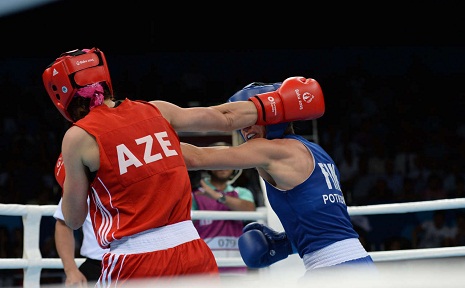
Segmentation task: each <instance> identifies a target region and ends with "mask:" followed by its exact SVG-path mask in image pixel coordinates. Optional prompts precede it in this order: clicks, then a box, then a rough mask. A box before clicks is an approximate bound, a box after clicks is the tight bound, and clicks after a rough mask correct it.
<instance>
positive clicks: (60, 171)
mask: <svg viewBox="0 0 465 288" xmlns="http://www.w3.org/2000/svg"><path fill="white" fill-rule="evenodd" d="M55 179H56V180H57V182H58V184H59V185H60V187H61V188H63V184H64V183H65V165H63V156H62V155H61V153H60V156H59V157H58V159H57V163H56V164H55Z"/></svg>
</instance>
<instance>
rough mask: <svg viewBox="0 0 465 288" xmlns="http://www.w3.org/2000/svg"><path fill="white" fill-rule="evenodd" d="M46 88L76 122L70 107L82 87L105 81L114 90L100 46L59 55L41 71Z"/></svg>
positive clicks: (67, 118)
mask: <svg viewBox="0 0 465 288" xmlns="http://www.w3.org/2000/svg"><path fill="white" fill-rule="evenodd" d="M42 80H43V82H44V86H45V90H47V93H48V95H49V96H50V99H52V102H53V104H55V107H57V109H58V111H60V113H61V114H62V115H63V116H64V117H65V118H66V120H68V121H70V122H74V121H73V119H72V118H71V115H70V114H69V113H68V111H67V109H68V106H69V104H70V103H71V100H72V99H73V97H74V96H75V93H76V91H77V90H78V89H79V88H82V87H85V86H87V85H90V84H94V83H99V82H105V83H106V84H107V86H108V89H110V93H111V94H113V87H112V85H111V78H110V72H109V71H108V66H107V61H106V59H105V55H104V54H103V52H102V51H100V50H99V49H98V48H92V49H82V50H80V49H76V50H72V51H69V52H65V53H63V54H61V55H60V57H59V58H57V59H56V60H55V61H54V62H53V63H52V64H50V65H49V66H48V67H47V68H46V69H45V71H44V73H43V74H42Z"/></svg>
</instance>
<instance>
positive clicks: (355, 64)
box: [0, 0, 465, 258]
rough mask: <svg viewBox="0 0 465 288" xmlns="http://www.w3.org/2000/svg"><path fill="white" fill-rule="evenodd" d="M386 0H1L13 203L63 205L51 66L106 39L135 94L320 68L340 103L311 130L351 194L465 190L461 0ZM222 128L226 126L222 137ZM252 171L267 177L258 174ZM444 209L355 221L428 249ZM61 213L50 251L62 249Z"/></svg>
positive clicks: (414, 195) (386, 245)
mask: <svg viewBox="0 0 465 288" xmlns="http://www.w3.org/2000/svg"><path fill="white" fill-rule="evenodd" d="M147 2H148V3H147ZM345 5H348V4H345ZM371 5H372V6H364V7H363V6H360V7H359V6H357V4H356V3H351V5H350V6H347V7H345V6H337V7H335V6H334V7H323V6H322V5H321V3H311V2H309V3H306V4H304V5H303V6H300V7H299V6H297V5H295V4H293V6H289V4H288V3H281V4H279V5H277V6H271V5H269V4H268V5H265V4H263V5H258V4H248V5H247V6H244V4H240V3H235V2H222V3H211V4H209V5H208V6H207V5H206V4H199V3H185V4H182V5H181V4H180V3H177V2H176V3H165V4H164V5H161V4H157V3H155V2H153V3H152V2H150V1H131V2H130V3H120V4H115V3H107V2H106V1H82V0H81V1H75V0H61V1H60V0H49V1H46V0H43V1H32V0H31V1H18V0H17V1H14V0H13V1H2V2H1V3H0V27H1V36H0V37H1V38H0V39H1V42H2V46H1V48H0V51H1V53H0V95H1V98H0V99H3V101H4V104H3V105H1V107H0V115H1V119H0V121H1V122H0V203H18V204H57V203H58V200H59V198H60V193H61V191H60V189H59V187H58V185H57V184H56V182H55V179H54V176H53V167H54V164H55V161H56V159H57V157H58V155H59V153H60V145H61V139H62V137H63V134H64V132H65V131H66V129H67V128H68V126H69V124H68V123H67V122H66V120H65V119H63V117H62V116H61V114H59V112H58V111H57V110H56V109H55V107H54V106H53V104H52V102H51V101H50V99H49V97H48V95H47V93H46V91H45V89H44V87H43V84H42V78H41V75H42V72H43V71H44V69H45V67H46V66H47V65H48V64H50V63H51V62H53V61H54V59H55V58H57V57H58V56H59V55H60V54H61V53H62V52H65V51H69V50H73V49H77V48H80V49H82V48H92V47H98V48H100V49H101V50H102V51H104V53H105V55H106V57H107V61H108V64H109V68H110V73H111V76H112V81H113V87H114V90H115V93H116V97H117V98H120V99H123V98H125V97H127V98H131V99H143V100H152V99H161V100H167V101H170V102H173V103H175V104H178V105H180V106H184V107H187V106H199V105H202V106H204V105H213V104H219V103H223V102H225V101H227V99H228V98H229V97H230V96H231V95H233V94H234V93H235V92H236V91H237V90H239V89H241V88H242V87H244V86H245V85H247V84H249V83H251V82H255V81H259V82H270V83H272V82H280V81H283V80H284V79H285V78H287V77H290V76H305V77H309V78H315V79H316V80H318V81H319V83H320V84H321V86H322V89H323V91H324V94H325V101H326V113H325V115H324V116H323V117H322V118H320V119H318V120H317V127H318V129H317V131H314V129H312V125H311V124H310V123H308V122H305V121H304V122H303V123H297V124H298V125H297V127H298V130H297V133H299V134H304V135H311V134H312V133H317V134H318V142H319V144H320V145H322V146H323V148H325V149H326V150H327V151H328V152H329V153H330V154H331V155H332V156H333V158H334V160H335V161H336V163H337V164H338V166H339V169H340V172H341V175H342V179H341V180H342V188H343V192H344V194H345V197H346V201H347V204H348V205H369V204H379V203H398V202H410V201H422V200H433V199H445V198H457V197H465V118H464V117H463V115H464V113H463V112H464V104H465V85H464V82H465V70H464V67H465V53H464V52H465V47H464V46H463V44H464V43H463V42H464V41H463V31H462V30H463V28H462V27H465V26H464V25H463V23H462V22H463V17H462V16H461V15H455V14H457V13H458V11H459V9H458V7H455V6H454V3H452V2H451V3H449V2H447V1H446V2H442V4H441V5H434V6H427V5H426V4H421V5H420V4H415V3H407V4H405V3H403V5H402V6H401V5H398V4H395V3H392V2H390V3H389V5H388V4H387V3H382V2H376V3H373V4H371ZM158 6H160V7H158ZM162 6H163V7H162ZM381 15H382V16H381ZM438 19H441V20H440V21H439V20H438ZM213 138H214V137H213ZM189 139H190V140H192V141H193V142H196V143H194V144H199V142H197V141H200V142H202V140H201V139H197V138H189ZM216 140H220V141H224V138H221V139H211V138H209V139H208V142H209V143H211V142H215V141H216ZM209 143H200V144H205V145H208V144H209ZM244 175H247V173H244ZM242 181H243V182H242V184H243V185H244V186H250V188H251V189H253V190H254V189H255V191H256V190H257V186H256V183H255V184H254V182H253V179H245V180H244V179H243V180H242ZM256 193H257V194H258V193H260V191H256ZM257 199H259V198H257ZM257 204H258V205H259V206H260V205H262V203H260V202H258V203H257ZM461 213H463V211H462V210H451V211H446V215H445V221H444V223H445V225H447V226H448V227H450V228H451V229H458V226H459V225H458V223H457V222H459V221H457V219H458V218H460V217H462V214H461ZM6 218H8V219H6ZM11 218H13V217H2V216H0V226H2V231H4V232H5V235H7V237H4V239H8V241H6V242H8V243H9V244H8V243H7V244H8V245H11V246H18V247H17V248H15V249H7V251H4V250H5V249H3V250H1V251H4V252H3V254H2V255H0V256H1V257H2V258H3V257H5V258H6V257H21V249H22V244H14V245H13V244H12V243H20V242H18V241H21V239H18V238H20V237H21V235H22V234H21V233H20V232H19V233H18V229H21V225H22V224H21V220H20V218H19V217H18V219H17V220H18V221H11ZM393 218H395V219H394V220H393ZM2 219H3V220H2ZM432 219H433V213H429V212H422V213H407V214H406V215H394V216H393V215H388V216H382V215H381V216H378V215H372V216H368V217H362V218H360V217H357V218H356V217H354V219H353V220H354V225H356V227H357V228H358V229H359V231H360V235H361V237H364V239H365V241H366V242H365V244H366V247H367V249H368V250H369V251H370V250H371V251H376V250H390V249H408V248H416V247H419V245H420V244H419V241H418V239H417V238H416V236H413V234H414V230H415V228H416V227H417V226H418V225H420V224H421V223H422V222H424V221H429V220H432ZM49 220H50V221H49V222H50V223H48V224H47V223H44V225H42V226H43V229H44V232H43V235H42V236H41V249H42V252H43V257H57V254H56V251H55V250H54V247H53V245H54V243H53V234H50V231H53V229H54V228H53V227H54V219H53V218H52V217H50V219H49ZM44 222H47V219H44ZM41 228H42V227H41ZM462 240H463V239H462ZM8 245H7V246H4V247H10V246H8ZM435 245H441V246H450V245H459V243H458V242H447V243H445V242H444V243H441V244H435ZM461 245H465V244H461ZM17 255H19V256H17Z"/></svg>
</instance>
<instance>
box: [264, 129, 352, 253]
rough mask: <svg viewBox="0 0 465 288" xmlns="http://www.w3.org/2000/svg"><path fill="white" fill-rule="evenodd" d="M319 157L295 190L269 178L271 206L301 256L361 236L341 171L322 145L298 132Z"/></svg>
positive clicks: (267, 185)
mask: <svg viewBox="0 0 465 288" xmlns="http://www.w3.org/2000/svg"><path fill="white" fill-rule="evenodd" d="M284 138H288V139H296V140H298V141H300V142H302V143H303V144H304V145H305V146H307V148H308V150H309V151H310V153H311V154H312V155H313V158H314V160H315V169H314V171H313V173H312V174H311V175H310V176H309V177H308V178H307V179H306V180H305V181H304V182H303V183H301V184H299V185H298V186H296V187H294V188H293V189H291V190H280V189H277V188H276V187H274V186H272V185H271V184H270V183H268V182H267V181H265V186H266V193H267V196H268V200H269V202H270V205H271V208H273V210H274V211H275V213H276V215H277V216H278V218H279V220H280V221H281V224H282V225H283V227H284V230H285V231H286V234H287V236H288V238H289V239H290V240H291V242H292V244H293V245H294V246H295V247H296V248H297V251H298V253H299V255H300V257H303V255H305V254H307V253H311V252H314V251H316V250H319V249H321V248H324V247H326V246H328V245H331V244H333V243H335V242H337V241H341V240H345V239H349V238H357V239H358V237H359V236H358V234H357V232H355V230H354V228H353V226H352V222H351V220H350V216H349V213H348V212H347V205H346V203H345V200H344V195H343V194H342V191H341V186H340V183H339V179H340V175H339V171H338V169H337V167H336V164H335V163H334V161H333V159H332V158H331V157H330V156H329V155H328V153H326V152H325V151H324V150H323V148H321V146H319V145H318V144H316V143H313V142H310V141H308V140H306V139H305V138H304V137H302V136H298V135H286V136H285V137H284Z"/></svg>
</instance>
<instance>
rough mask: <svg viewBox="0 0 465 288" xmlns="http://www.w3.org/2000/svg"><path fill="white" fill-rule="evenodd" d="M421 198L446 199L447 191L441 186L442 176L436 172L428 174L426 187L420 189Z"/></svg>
mask: <svg viewBox="0 0 465 288" xmlns="http://www.w3.org/2000/svg"><path fill="white" fill-rule="evenodd" d="M420 197H421V200H438V199H446V198H447V192H446V190H445V189H444V187H443V180H442V177H441V176H440V175H439V174H437V173H431V174H430V175H429V176H428V179H427V182H426V187H425V189H423V190H422V191H420Z"/></svg>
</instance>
